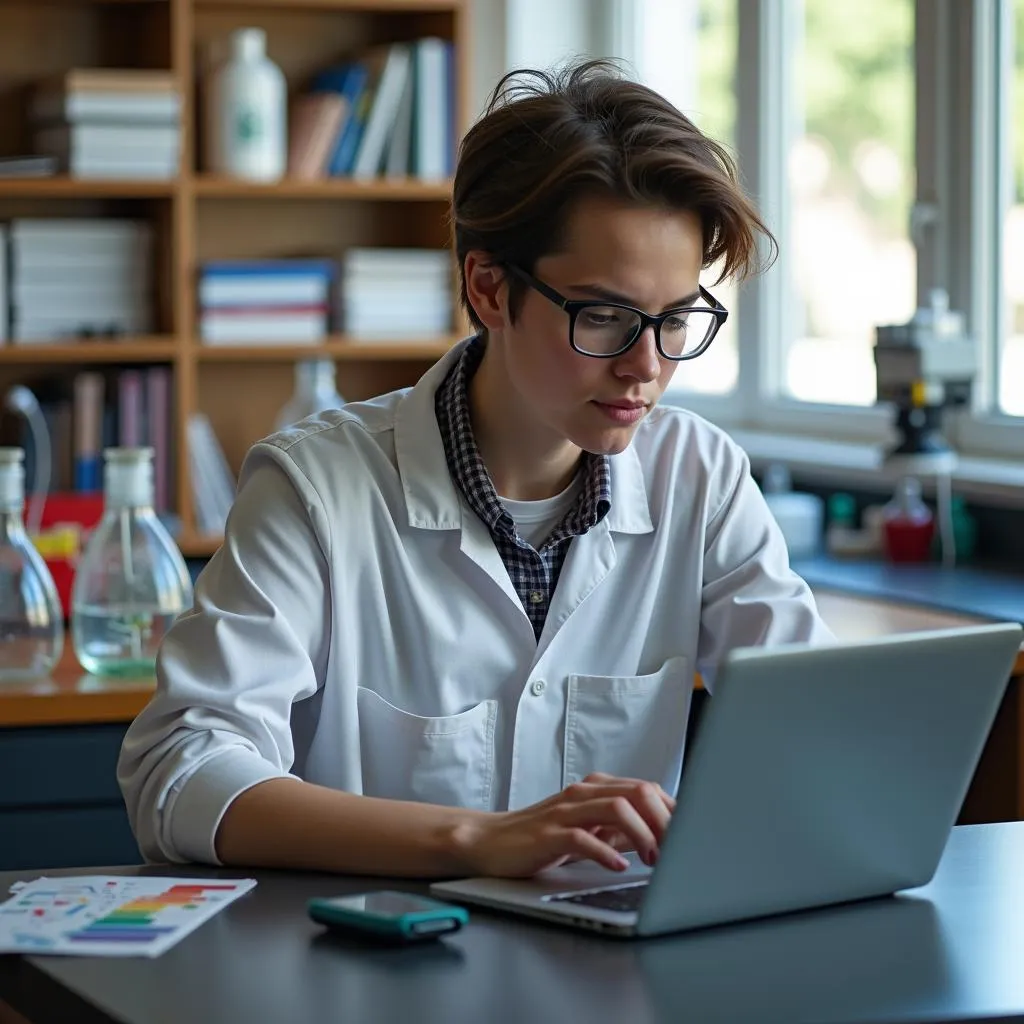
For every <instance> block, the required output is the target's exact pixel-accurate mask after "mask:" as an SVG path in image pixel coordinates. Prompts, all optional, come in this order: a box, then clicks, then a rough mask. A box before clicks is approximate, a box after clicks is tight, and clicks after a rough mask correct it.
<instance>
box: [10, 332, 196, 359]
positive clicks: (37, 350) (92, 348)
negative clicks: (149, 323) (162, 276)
mask: <svg viewBox="0 0 1024 1024" xmlns="http://www.w3.org/2000/svg"><path fill="white" fill-rule="evenodd" d="M177 352H178V346H177V344H176V343H175V341H174V339H173V338H171V339H168V338H166V337H162V336H160V335H155V336H154V337H151V338H126V339H125V340H124V341H73V342H67V343H63V342H38V343H31V344H24V345H0V365H3V364H5V363H17V364H21V365H25V364H31V363H44V364H45V363H76V364H85V363H163V362H169V361H170V360H172V359H174V357H175V355H176V354H177Z"/></svg>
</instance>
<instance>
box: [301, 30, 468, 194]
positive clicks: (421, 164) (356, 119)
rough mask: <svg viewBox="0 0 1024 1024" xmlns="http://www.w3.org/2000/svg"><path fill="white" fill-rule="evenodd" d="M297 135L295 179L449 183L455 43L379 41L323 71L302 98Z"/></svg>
mask: <svg viewBox="0 0 1024 1024" xmlns="http://www.w3.org/2000/svg"><path fill="white" fill-rule="evenodd" d="M289 138H290V144H289V156H288V174H289V175H290V176H292V177H296V178H305V179H315V178H323V177H345V176H350V177H353V178H356V179H360V180H366V179H370V178H375V177H378V176H380V175H385V176H387V177H407V176H411V177H414V178H418V179H420V180H423V181H443V180H444V179H446V178H448V177H449V176H450V175H451V174H452V170H453V166H454V154H455V74H454V51H453V48H452V44H451V43H450V42H448V41H447V40H444V39H437V38H434V37H427V38H424V39H418V40H415V41H414V42H411V43H393V44H386V45H380V46H375V47H372V48H370V49H368V50H367V51H366V52H365V53H364V54H362V56H361V57H359V58H358V59H355V60H353V61H351V62H349V63H347V64H342V65H339V66H338V67H333V68H329V69H327V70H326V71H323V72H321V73H320V74H319V75H317V76H316V77H315V78H314V79H313V81H312V83H311V85H310V89H309V92H307V93H306V94H304V95H302V96H300V97H299V99H298V100H297V101H296V103H295V106H294V109H293V112H292V123H291V130H290V134H289Z"/></svg>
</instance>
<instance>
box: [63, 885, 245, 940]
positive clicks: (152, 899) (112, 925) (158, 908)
mask: <svg viewBox="0 0 1024 1024" xmlns="http://www.w3.org/2000/svg"><path fill="white" fill-rule="evenodd" d="M236 889H237V887H236V886H235V885H172V886H171V887H170V888H169V889H167V890H165V891H164V892H161V893H157V894H156V895H155V896H139V897H136V898H135V899H133V900H129V901H128V902H127V903H122V904H121V905H120V906H119V907H115V908H114V909H113V910H111V911H110V912H109V913H107V914H105V915H104V916H103V917H97V918H96V919H95V920H93V921H90V922H89V924H87V925H86V926H85V927H84V928H80V929H79V930H78V931H74V932H68V933H67V934H66V936H65V937H66V938H67V939H68V940H69V941H71V942H153V941H155V940H156V939H159V938H160V937H161V936H162V935H170V934H171V933H173V932H174V931H176V930H177V928H178V927H179V926H177V925H173V924H166V925H161V924H160V915H161V914H162V913H163V912H164V911H166V910H168V909H169V908H177V909H180V910H199V909H200V907H201V906H202V905H203V903H204V902H206V901H208V900H209V899H210V896H211V894H213V893H229V892H230V893H233V892H235V891H236Z"/></svg>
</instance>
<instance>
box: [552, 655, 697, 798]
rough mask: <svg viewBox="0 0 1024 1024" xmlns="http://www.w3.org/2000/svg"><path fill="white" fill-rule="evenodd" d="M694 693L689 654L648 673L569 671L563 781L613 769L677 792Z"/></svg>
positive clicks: (615, 772) (612, 770)
mask: <svg viewBox="0 0 1024 1024" xmlns="http://www.w3.org/2000/svg"><path fill="white" fill-rule="evenodd" d="M692 694H693V677H692V674H691V673H690V672H689V670H688V663H687V659H686V658H670V659H669V660H668V661H666V662H665V664H664V665H662V667H661V668H660V669H659V670H658V671H657V672H655V673H653V674H652V675H646V676H583V675H571V676H569V686H568V698H567V702H566V712H565V762H564V765H563V780H562V781H563V785H566V786H568V785H569V784H571V783H573V782H578V781H579V780H580V779H583V778H585V777H586V776H587V775H589V774H590V773H591V772H608V773H610V774H612V775H619V776H623V777H625V778H632V779H644V780H645V781H648V782H657V783H660V785H661V786H662V787H663V788H664V789H665V790H666V791H667V792H669V793H675V791H676V789H677V788H678V786H679V773H680V771H681V770H682V764H683V744H684V742H685V739H686V720H687V716H688V714H689V710H690V698H691V696H692Z"/></svg>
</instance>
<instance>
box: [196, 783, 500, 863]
mask: <svg viewBox="0 0 1024 1024" xmlns="http://www.w3.org/2000/svg"><path fill="white" fill-rule="evenodd" d="M484 816H485V815H484V812H482V811H468V810H464V809H460V808H455V807H440V806H437V805H434V804H418V803H410V802H405V801H399V800H381V799H378V798H375V797H366V796H357V795H355V794H353V793H344V792H341V791H340V790H335V789H328V788H326V787H323V786H316V785H313V784H312V783H309V782H301V781H299V780H297V779H269V780H268V781H266V782H261V783H259V784H258V785H256V786H253V787H252V789H249V790H246V791H245V792H244V793H242V794H241V795H240V796H239V797H237V798H236V799H235V800H234V801H233V802H232V804H231V806H230V807H228V809H227V811H226V812H225V813H224V817H223V819H222V820H221V823H220V827H219V828H218V829H217V838H216V848H217V856H218V857H219V858H220V859H221V861H223V863H225V864H234V865H239V866H241V865H248V866H251V867H276V868H296V869H306V870H314V871H336V872H339V873H342V874H366V875H391V876H405V877H443V876H457V875H464V874H471V873H473V865H472V864H471V863H470V860H469V858H468V856H467V854H468V850H467V846H466V837H467V835H468V834H470V833H473V832H474V831H475V829H474V825H475V824H477V823H479V821H480V820H481V818H483V817H484Z"/></svg>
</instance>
